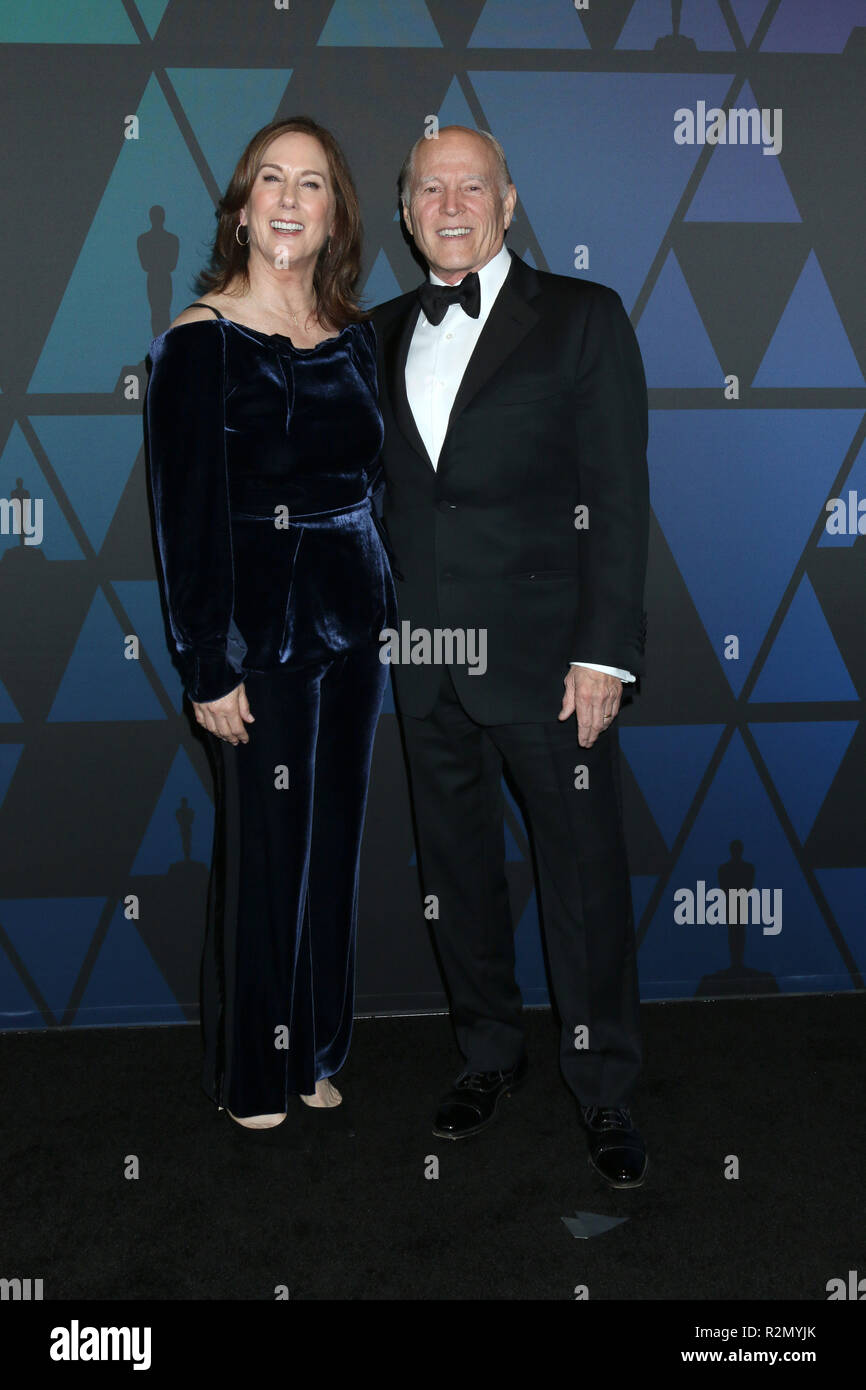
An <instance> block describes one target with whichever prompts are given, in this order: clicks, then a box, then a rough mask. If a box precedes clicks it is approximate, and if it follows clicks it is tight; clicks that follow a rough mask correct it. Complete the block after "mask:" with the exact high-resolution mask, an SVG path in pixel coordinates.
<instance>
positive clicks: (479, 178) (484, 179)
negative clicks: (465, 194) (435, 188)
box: [415, 174, 490, 183]
mask: <svg viewBox="0 0 866 1390" xmlns="http://www.w3.org/2000/svg"><path fill="white" fill-rule="evenodd" d="M461 177H462V178H463V179H472V180H473V182H474V183H489V182H490V180H489V178H488V176H487V175H486V174H463V175H461ZM440 178H441V175H440V174H428V175H427V176H426V178H419V179H416V180H415V182H416V183H436V182H437V181H438V180H439V179H440Z"/></svg>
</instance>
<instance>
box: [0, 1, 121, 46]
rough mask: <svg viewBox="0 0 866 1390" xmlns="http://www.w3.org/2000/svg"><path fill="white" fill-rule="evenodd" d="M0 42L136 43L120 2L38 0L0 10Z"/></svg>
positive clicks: (10, 5)
mask: <svg viewBox="0 0 866 1390" xmlns="http://www.w3.org/2000/svg"><path fill="white" fill-rule="evenodd" d="M0 43H57V44H61V43H138V36H137V34H136V32H135V30H134V29H133V27H132V25H131V24H130V22H129V19H128V17H127V14H126V11H125V10H124V8H123V4H122V0H39V3H38V4H34V3H27V4H21V5H14V4H8V5H4V6H3V7H2V9H0Z"/></svg>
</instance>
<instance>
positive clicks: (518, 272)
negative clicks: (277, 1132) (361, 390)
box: [374, 126, 649, 1187]
mask: <svg viewBox="0 0 866 1390" xmlns="http://www.w3.org/2000/svg"><path fill="white" fill-rule="evenodd" d="M516 198H517V194H516V190H515V188H514V185H513V183H512V181H511V176H510V174H509V172H508V167H507V164H506V162H505V156H504V154H503V152H502V149H501V147H500V146H499V144H498V143H497V142H496V141H495V140H494V139H493V137H492V136H489V135H486V134H483V133H479V132H477V131H473V130H469V129H466V128H464V127H462V126H449V127H447V128H444V129H442V130H441V131H440V132H439V135H438V138H436V139H429V140H428V139H424V138H422V139H421V140H419V141H418V142H417V143H416V145H415V146H414V147H413V149H412V150H411V151H410V153H409V156H408V157H407V160H406V163H405V164H404V166H403V171H402V174H401V201H402V209H403V217H404V220H405V223H406V227H407V228H408V231H409V233H410V235H411V236H412V238H413V240H414V243H415V246H416V248H417V250H418V251H419V252H420V253H421V255H422V256H423V257H424V259H425V261H426V262H427V265H428V267H429V282H428V283H427V284H425V285H423V286H422V287H421V289H420V290H419V291H418V292H417V293H412V294H407V295H402V296H400V297H399V298H398V299H394V300H392V301H390V302H389V303H388V304H385V305H382V306H381V307H380V308H379V309H377V310H376V312H375V316H374V321H375V326H376V329H377V333H378V336H379V350H380V360H379V387H380V393H381V399H382V410H383V415H384V419H385V446H384V452H383V462H384V469H385V482H386V487H385V500H384V523H385V530H386V531H387V535H388V540H389V544H390V547H391V551H392V556H393V561H394V568H395V576H396V579H397V586H398V588H397V592H398V601H399V606H400V619H401V632H403V633H406V632H410V631H411V633H412V634H422V636H423V634H424V633H427V634H430V638H429V640H430V644H431V645H430V651H432V652H434V653H435V651H436V650H437V647H436V644H435V642H433V639H432V635H433V634H435V633H436V632H437V630H438V631H439V632H440V633H442V634H443V636H442V639H441V640H442V642H443V643H444V641H445V639H446V638H447V639H448V640H449V641H450V642H451V643H452V649H451V655H452V658H453V659H452V661H451V662H450V663H449V664H442V663H441V662H440V664H432V663H431V662H430V661H429V660H425V652H424V645H423V641H422V642H421V645H419V647H418V649H417V651H416V652H414V655H415V659H416V661H417V660H418V657H419V656H420V657H421V661H420V662H419V664H414V662H412V663H411V664H403V663H404V662H406V661H407V655H406V653H403V654H402V656H401V658H400V664H395V666H394V671H393V675H394V683H395V693H396V698H397V703H398V712H399V715H400V722H401V728H402V732H403V738H404V745H405V751H406V757H407V764H408V769H409V784H410V791H411V795H412V803H413V809H414V813H415V829H416V837H417V846H418V859H419V865H420V869H421V878H422V884H423V891H424V894H425V897H427V896H428V895H429V896H430V897H431V898H433V899H435V901H436V902H437V903H438V917H437V918H436V920H434V921H433V922H432V927H433V934H434V940H435V944H436V947H437V952H438V956H439V960H440V965H441V969H442V972H443V976H444V980H445V984H446V988H447V991H448V994H449V999H450V1002H451V1010H452V1020H453V1023H454V1026H455V1032H456V1036H457V1041H458V1044H459V1046H460V1049H461V1051H462V1053H463V1055H464V1058H465V1067H464V1069H463V1071H462V1073H461V1075H460V1076H459V1077H458V1078H457V1080H456V1082H455V1084H454V1085H453V1086H452V1088H451V1090H450V1091H449V1092H448V1095H447V1096H446V1097H445V1098H444V1100H443V1102H442V1104H441V1105H440V1107H439V1110H438V1112H437V1115H436V1119H435V1122H434V1131H433V1132H434V1134H436V1135H438V1136H440V1137H447V1138H451V1139H461V1138H464V1137H466V1136H468V1135H471V1134H476V1133H478V1132H479V1131H480V1130H481V1129H482V1128H484V1127H485V1126H486V1125H487V1124H489V1123H490V1121H491V1120H492V1119H493V1116H494V1114H495V1112H496V1108H497V1105H498V1103H499V1101H500V1100H501V1099H502V1098H503V1097H504V1096H506V1095H508V1094H510V1092H511V1091H512V1090H513V1089H514V1088H515V1087H516V1086H517V1085H519V1084H520V1082H521V1081H522V1080H523V1078H524V1075H525V1072H526V1056H525V1048H524V1037H523V1029H522V1024H521V1000H520V993H519V990H518V987H517V984H516V982H515V978H514V941H513V926H512V921H511V916H510V909H509V902H508V890H507V885H506V878H505V862H504V860H505V854H504V841H503V811H504V807H503V797H502V782H501V779H502V772H503V768H506V769H507V770H508V772H509V773H510V774H511V777H512V778H513V781H514V783H515V784H516V787H517V789H518V792H519V795H520V799H521V801H522V803H523V806H524V809H525V813H526V816H527V819H528V823H529V828H530V832H531V836H532V839H533V844H534V850H535V857H536V861H537V869H538V879H539V890H540V906H541V916H542V922H543V927H544V934H545V943H546V947H547V955H548V961H549V966H550V980H551V986H552V990H553V993H554V996H555V1000H556V1004H557V1007H558V1010H559V1014H560V1018H561V1023H562V1040H561V1049H560V1058H561V1067H562V1072H563V1075H564V1077H565V1080H566V1082H567V1084H568V1086H569V1087H570V1089H571V1090H572V1092H573V1093H574V1095H575V1096H576V1098H577V1100H578V1103H579V1105H580V1108H581V1114H582V1116H583V1120H584V1124H585V1126H586V1128H587V1131H588V1136H589V1151H590V1161H591V1163H593V1165H594V1166H595V1168H596V1169H597V1171H598V1172H599V1173H601V1175H602V1176H603V1177H604V1178H605V1179H606V1180H607V1181H608V1182H609V1183H610V1184H611V1185H613V1186H615V1187H631V1186H636V1185H638V1184H640V1183H641V1182H643V1180H644V1175H645V1171H646V1152H645V1146H644V1142H643V1139H642V1137H641V1135H640V1134H639V1132H638V1131H637V1130H636V1129H635V1127H634V1125H633V1123H632V1118H631V1113H630V1109H629V1101H630V1097H631V1092H632V1090H633V1087H634V1083H635V1080H636V1078H637V1075H638V1072H639V1070H640V1064H641V1048H640V1034H639V1022H638V1008H639V996H638V984H637V970H636V951H635V940H634V924H633V917H632V906H631V896H630V886H629V879H628V870H627V863H626V855H625V848H624V843H623V834H622V822H621V800H620V783H619V769H618V763H617V756H618V745H617V735H616V730H615V727H614V721H615V719H616V716H617V713H618V711H619V707H620V699H621V695H622V688H623V682H628V681H633V680H634V679H635V676H636V674H638V673H639V672H640V671H641V670H642V658H643V650H644V632H645V615H644V612H643V608H642V602H643V584H644V574H645V569H646V551H647V532H648V514H649V502H648V481H647V468H646V440H647V407H646V385H645V381H644V374H643V366H642V363H641V358H640V352H639V350H638V346H637V342H636V339H635V335H634V332H633V330H632V327H631V324H630V323H629V320H628V318H627V316H626V313H625V310H624V308H623V305H622V302H621V300H620V298H619V296H618V295H617V294H616V293H615V292H614V291H613V290H611V289H608V288H606V287H605V286H603V285H598V284H595V283H593V282H591V281H588V280H576V279H574V280H573V279H570V278H567V277H564V276H558V275H549V274H542V273H539V272H538V271H535V270H533V269H531V267H529V266H528V265H526V264H525V263H524V262H523V261H521V260H519V259H518V258H517V257H516V256H513V255H512V254H511V253H510V252H509V251H508V249H507V248H506V247H505V245H504V237H505V230H506V228H507V227H508V225H509V223H510V221H511V218H512V216H513V213H514V206H515V202H516ZM407 623H408V625H409V626H408V628H407V626H406V625H407ZM443 630H444V632H443ZM455 634H462V635H463V637H464V639H465V643H466V650H467V651H468V650H469V649H470V648H472V649H473V650H475V651H476V652H477V651H478V650H484V652H485V660H484V661H483V662H481V661H476V663H475V664H474V666H473V665H472V664H470V663H469V662H468V661H465V662H464V661H462V660H461V659H460V651H461V648H460V644H459V643H457V642H456V638H455ZM414 640H415V639H414V637H413V641H414ZM485 644H486V646H485ZM439 650H440V652H441V650H442V646H440V647H439ZM563 687H564V690H563Z"/></svg>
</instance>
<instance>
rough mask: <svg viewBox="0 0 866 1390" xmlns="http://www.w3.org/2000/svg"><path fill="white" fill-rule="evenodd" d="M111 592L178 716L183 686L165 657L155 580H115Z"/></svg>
mask: <svg viewBox="0 0 866 1390" xmlns="http://www.w3.org/2000/svg"><path fill="white" fill-rule="evenodd" d="M111 587H112V588H113V589H114V591H115V593H116V594H117V597H118V598H119V599H120V602H121V603H122V604H123V607H124V609H125V611H126V612H127V613H128V614H129V617H130V619H131V621H132V628H131V629H130V630H131V631H132V632H135V633H136V634H137V635H138V637H139V639H140V641H141V647H142V650H143V651H145V652H147V655H148V657H149V658H150V660H151V661H152V662H153V664H154V666H155V667H156V670H157V673H158V675H159V678H160V680H161V681H162V684H163V686H164V688H165V691H166V694H167V695H168V696H169V698H170V699H171V701H172V703H173V704H174V707H175V709H176V710H177V711H178V713H180V711H181V710H182V709H183V686H182V684H181V680H180V676H179V675H178V673H177V670H176V669H175V666H174V663H173V662H172V659H171V656H170V654H169V649H168V643H167V641H166V635H165V623H164V622H163V617H162V608H161V606H160V601H159V585H158V584H157V582H156V580H155V579H115V580H114V581H113V582H112V585H111Z"/></svg>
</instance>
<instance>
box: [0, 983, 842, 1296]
mask: <svg viewBox="0 0 866 1390" xmlns="http://www.w3.org/2000/svg"><path fill="white" fill-rule="evenodd" d="M643 1024H644V1030H645V1046H646V1069H645V1072H644V1080H643V1084H642V1087H641V1090H640V1093H639V1096H638V1097H637V1098H636V1100H635V1104H634V1115H635V1119H636V1122H637V1123H638V1125H639V1126H640V1128H641V1129H642V1130H643V1132H644V1134H645V1137H646V1139H647V1144H648V1149H649V1154H650V1167H649V1175H648V1179H647V1182H646V1185H645V1186H644V1187H643V1188H641V1189H638V1190H635V1191H631V1192H624V1193H617V1192H614V1191H612V1190H610V1189H608V1188H607V1187H606V1186H605V1184H604V1183H603V1182H602V1181H601V1179H599V1178H597V1177H596V1176H595V1174H594V1173H593V1172H592V1171H591V1170H590V1169H589V1167H588V1166H587V1160H586V1147H585V1141H584V1137H583V1132H582V1130H581V1129H580V1128H579V1126H578V1122H577V1116H576V1110H575V1107H574V1105H573V1103H572V1101H571V1099H570V1097H569V1094H568V1092H567V1091H566V1090H565V1088H564V1086H563V1084H562V1082H561V1080H560V1078H559V1073H558V1067H557V1036H556V1030H555V1026H554V1023H553V1018H552V1016H551V1014H550V1013H549V1012H547V1011H541V1010H535V1011H531V1012H529V1013H528V1014H527V1032H528V1043H529V1055H530V1073H529V1078H528V1080H527V1082H526V1084H525V1086H524V1087H523V1089H522V1090H521V1091H519V1092H517V1093H516V1094H515V1095H514V1096H513V1097H512V1098H511V1099H509V1100H505V1101H503V1102H502V1105H501V1107H500V1111H499V1114H498V1116H497V1118H496V1120H495V1122H494V1123H493V1125H492V1126H491V1127H490V1129H489V1130H487V1131H486V1132H485V1133H483V1134H481V1135H478V1136H476V1137H475V1138H473V1139H469V1140H465V1141H463V1142H460V1143H449V1142H448V1141H445V1140H438V1139H434V1138H433V1136H432V1134H431V1132H430V1126H431V1118H432V1113H433V1110H434V1109H435V1103H436V1100H437V1099H438V1097H439V1095H440V1094H441V1093H442V1091H443V1090H445V1089H447V1086H448V1084H449V1083H450V1081H451V1079H452V1078H453V1077H454V1076H455V1075H456V1073H457V1071H458V1070H459V1056H458V1053H457V1051H456V1048H455V1045H454V1043H453V1040H452V1035H451V1030H450V1024H449V1022H448V1020H447V1019H446V1018H444V1017H416V1018H378V1019H362V1020H359V1021H358V1022H357V1023H356V1025H355V1035H354V1040H353V1044H352V1050H351V1054H350V1058H349V1061H348V1064H347V1066H346V1067H345V1069H344V1070H343V1072H342V1073H341V1074H340V1076H339V1078H337V1081H338V1084H339V1085H340V1087H341V1089H342V1091H343V1093H344V1095H345V1097H346V1101H345V1104H344V1105H343V1106H341V1107H339V1109H338V1110H335V1111H332V1112H321V1111H311V1110H308V1109H307V1108H306V1107H303V1106H301V1104H300V1102H298V1104H297V1107H296V1108H294V1109H292V1110H291V1111H290V1113H289V1118H288V1119H287V1121H286V1122H285V1125H284V1126H282V1127H281V1129H280V1130H278V1131H273V1132H272V1134H270V1135H268V1136H267V1137H266V1138H264V1142H262V1143H259V1142H258V1141H259V1140H260V1139H262V1138H263V1136H261V1135H259V1134H249V1133H247V1132H246V1131H241V1130H239V1128H238V1127H236V1126H235V1125H234V1124H233V1122H232V1121H231V1120H230V1119H229V1118H228V1117H227V1116H226V1115H225V1114H220V1113H218V1112H217V1111H216V1109H215V1107H214V1106H213V1105H212V1103H211V1102H210V1101H209V1100H208V1099H207V1098H206V1097H205V1095H204V1093H203V1092H202V1091H201V1090H200V1088H199V1034H198V1029H197V1028H196V1027H180V1028H146V1029H118V1030H100V1029H93V1030H88V1031H78V1030H75V1029H72V1030H66V1031H51V1032H43V1033H4V1034H2V1035H0V1059H2V1063H3V1076H4V1097H3V1109H4V1121H5V1123H4V1126H3V1128H4V1135H5V1138H4V1146H3V1147H4V1156H3V1179H2V1196H0V1201H2V1203H3V1206H4V1208H5V1210H4V1216H3V1223H2V1264H3V1268H2V1269H0V1274H2V1275H4V1276H5V1277H10V1276H13V1275H14V1276H17V1277H21V1278H33V1279H36V1278H41V1279H43V1281H44V1298H45V1299H46V1300H48V1299H78V1298H84V1299H93V1298H107V1299H150V1298H156V1299H170V1300H176V1299H244V1300H268V1301H273V1299H274V1298H275V1292H274V1291H275V1289H276V1288H278V1286H285V1288H286V1289H287V1291H288V1295H289V1297H290V1298H291V1299H292V1300H297V1299H317V1300H322V1299H413V1300H415V1299H461V1300H462V1299H488V1300H489V1299H545V1300H573V1299H574V1298H575V1289H576V1287H577V1286H579V1285H585V1286H586V1288H587V1291H588V1295H589V1298H590V1299H592V1300H609V1299H629V1300H638V1299H639V1300H644V1299H665V1300H683V1299H685V1300H689V1299H713V1300H727V1299H736V1300H764V1299H814V1300H826V1298H827V1292H826V1286H827V1282H828V1280H830V1279H833V1278H837V1277H841V1278H845V1277H846V1276H847V1273H848V1271H849V1270H852V1269H859V1272H860V1274H861V1275H866V1258H864V1250H866V1243H864V1229H866V1222H864V1198H863V1174H864V1154H866V1110H864V1104H863V1070H864V1068H863V1061H864V1037H866V1028H864V1025H866V998H864V996H863V995H862V994H858V995H836V996H815V997H805V998H804V997H800V998H797V997H780V998H773V999H760V1000H726V1001H718V1002H700V1003H698V1002H684V1003H676V1004H651V1005H644V1007H643ZM277 1135H278V1136H279V1138H277V1137H276V1136H277ZM431 1156H432V1157H433V1158H436V1159H438V1165H439V1167H438V1172H439V1176H438V1178H428V1177H425V1170H427V1171H432V1169H433V1167H434V1165H433V1164H432V1163H431V1162H430V1158H431ZM729 1156H735V1157H736V1159H737V1160H738V1162H739V1177H738V1178H737V1179H729V1178H726V1177H725V1168H726V1163H729ZM132 1157H134V1159H136V1160H137V1163H138V1173H139V1176H138V1177H137V1178H135V1179H129V1178H127V1177H125V1176H124V1172H125V1169H128V1168H130V1167H131V1161H132ZM578 1210H583V1211H591V1212H597V1213H606V1214H609V1215H614V1216H616V1215H619V1216H627V1217H628V1220H627V1221H626V1222H625V1224H624V1225H621V1226H619V1227H617V1228H616V1229H613V1230H609V1231H607V1232H606V1233H604V1234H602V1235H599V1236H596V1237H594V1238H592V1239H589V1240H576V1239H575V1238H574V1237H573V1236H572V1235H571V1234H570V1233H569V1231H568V1230H567V1229H566V1227H565V1225H564V1224H563V1222H562V1219H561V1218H562V1217H563V1216H571V1215H573V1214H574V1213H575V1212H576V1211H578Z"/></svg>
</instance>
